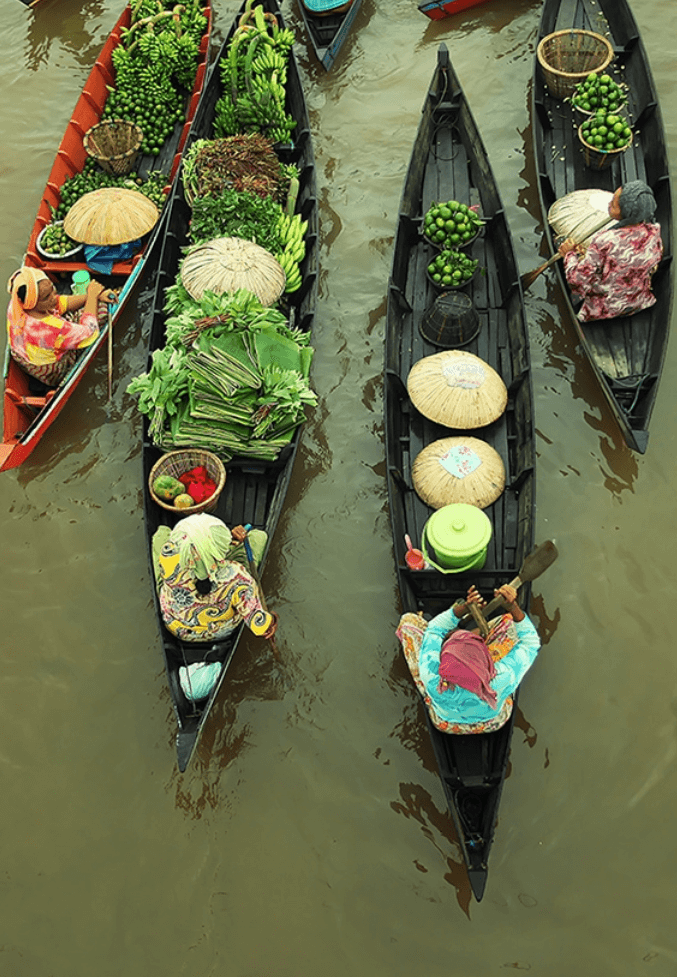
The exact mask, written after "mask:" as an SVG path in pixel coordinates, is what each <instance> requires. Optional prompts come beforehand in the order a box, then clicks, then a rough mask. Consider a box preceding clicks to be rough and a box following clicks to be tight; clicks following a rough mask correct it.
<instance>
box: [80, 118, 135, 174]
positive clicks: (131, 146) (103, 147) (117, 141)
mask: <svg viewBox="0 0 677 977" xmlns="http://www.w3.org/2000/svg"><path fill="white" fill-rule="evenodd" d="M142 142H143V129H141V128H140V127H139V126H137V125H136V124H135V123H134V122H126V121H125V120H124V119H106V120H105V121H104V122H98V123H97V124H96V125H94V126H92V127H91V129H88V130H87V132H86V133H85V134H84V136H83V137H82V145H83V146H84V149H85V152H86V153H87V155H88V156H91V157H92V158H93V159H95V160H96V162H97V163H98V164H99V166H100V167H101V169H102V170H105V172H106V173H113V174H114V175H115V176H124V175H125V174H126V173H129V172H131V170H132V168H133V167H134V164H135V162H136V158H137V156H138V155H139V150H140V149H141V143H142Z"/></svg>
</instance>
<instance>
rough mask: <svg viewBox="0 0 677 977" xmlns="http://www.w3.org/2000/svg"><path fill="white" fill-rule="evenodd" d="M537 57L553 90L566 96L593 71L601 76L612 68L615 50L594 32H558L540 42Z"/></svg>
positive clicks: (552, 92)
mask: <svg viewBox="0 0 677 977" xmlns="http://www.w3.org/2000/svg"><path fill="white" fill-rule="evenodd" d="M536 57H537V58H538V63H539V64H540V66H541V69H542V70H543V75H544V77H545V83H546V85H547V86H548V89H549V91H550V93H551V94H552V95H554V97H555V98H566V97H567V96H568V95H571V94H572V93H573V90H574V88H575V87H576V85H578V83H579V82H581V81H583V80H584V79H585V78H587V76H588V75H589V74H590V72H591V71H592V72H594V73H595V74H596V75H598V74H601V73H602V72H603V71H605V70H606V69H607V68H608V66H609V65H610V64H611V62H612V61H613V57H614V49H613V48H612V46H611V44H610V43H609V41H607V39H606V37H603V36H602V35H601V34H595V33H594V32H593V31H582V30H568V31H555V33H554V34H548V36H547V37H544V38H543V40H542V41H541V42H540V44H539V45H538V48H537V49H536Z"/></svg>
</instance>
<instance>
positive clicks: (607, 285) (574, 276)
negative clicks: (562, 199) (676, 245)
mask: <svg viewBox="0 0 677 977" xmlns="http://www.w3.org/2000/svg"><path fill="white" fill-rule="evenodd" d="M662 254H663V242H662V240H661V229H660V225H659V224H632V225H630V226H628V227H613V228H609V229H608V230H604V231H598V232H597V233H596V234H594V235H593V237H592V238H591V239H590V242H589V244H588V247H587V249H586V252H585V255H583V256H581V255H579V254H578V253H577V252H576V251H569V253H568V254H565V255H564V258H563V261H564V270H565V273H566V278H567V282H568V283H569V286H570V287H571V290H572V291H573V293H574V294H575V295H577V296H578V297H579V298H582V299H583V305H582V306H581V308H580V310H579V312H578V318H579V319H580V320H581V322H586V321H589V320H592V319H613V318H614V317H615V316H627V315H632V314H633V313H635V312H641V310H642V309H648V308H649V307H650V306H652V305H653V304H654V303H655V301H656V296H655V295H654V294H653V292H652V291H651V276H652V274H653V273H654V271H655V270H656V266H657V265H658V262H659V261H660V260H661V256H662Z"/></svg>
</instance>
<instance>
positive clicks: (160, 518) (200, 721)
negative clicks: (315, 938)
mask: <svg viewBox="0 0 677 977" xmlns="http://www.w3.org/2000/svg"><path fill="white" fill-rule="evenodd" d="M257 5H260V6H262V7H263V9H264V12H265V13H266V14H272V15H273V16H274V17H275V18H276V19H277V22H278V24H279V25H280V26H281V27H284V21H283V18H282V14H281V12H280V9H279V7H278V6H277V3H276V2H275V0H262V2H261V3H260V4H257ZM244 10H245V6H243V7H242V9H241V10H240V13H239V14H238V16H237V17H236V19H235V22H234V24H233V26H232V27H231V29H230V32H229V33H228V36H227V37H226V39H225V41H224V43H223V45H222V47H221V49H220V50H219V52H218V54H217V57H216V59H215V61H214V63H213V65H212V69H211V71H210V74H209V76H208V79H207V81H206V84H205V88H204V92H203V95H202V98H201V99H200V102H199V105H198V108H197V111H196V115H195V120H194V126H193V129H192V130H191V134H190V137H189V139H188V142H187V146H186V149H189V148H190V147H191V146H192V145H193V143H194V142H195V141H196V140H198V139H209V138H213V125H214V115H215V106H216V103H217V101H218V99H219V98H220V96H221V94H222V91H221V82H220V71H219V66H220V63H221V61H222V59H223V58H224V56H225V55H226V53H227V50H228V45H229V41H230V38H231V37H232V35H233V33H234V31H235V29H236V27H237V24H238V22H239V17H240V15H241V14H242V13H243V11H244ZM286 90H287V105H286V111H287V112H289V113H290V115H292V117H293V118H294V119H295V120H296V123H297V124H296V127H295V129H294V130H293V143H290V144H285V145H280V146H278V147H276V150H277V151H278V155H279V156H280V158H281V159H283V161H284V162H286V163H294V164H296V166H297V167H298V170H299V182H300V189H299V193H298V198H297V204H296V212H297V213H298V212H300V213H301V215H302V218H303V220H304V221H307V222H308V230H307V233H306V237H305V241H306V254H305V258H304V260H303V262H302V263H301V274H302V285H301V287H300V288H299V289H298V290H297V291H295V292H292V293H290V294H288V295H285V296H283V298H282V299H281V300H280V302H279V303H278V308H279V309H281V310H282V311H284V312H285V313H286V314H287V316H288V319H289V322H290V324H292V325H294V326H296V327H297V328H299V329H303V330H306V331H311V330H312V326H313V319H314V314H315V305H316V300H317V273H318V253H319V239H318V209H317V198H316V189H315V159H314V154H313V146H312V140H311V132H310V125H309V120H308V112H307V107H306V100H305V95H304V92H303V88H302V85H301V81H300V76H299V70H298V64H297V61H296V58H295V56H294V54H293V52H292V53H291V56H290V61H289V69H288V79H287V84H286ZM168 207H169V213H168V218H167V229H166V234H165V237H164V240H163V243H162V249H161V252H160V255H159V270H158V273H157V278H156V281H155V289H154V297H153V300H152V309H151V312H150V340H149V357H150V356H152V353H153V351H154V350H155V349H157V348H158V347H160V346H163V345H164V339H165V332H164V319H165V316H164V313H163V306H164V292H165V288H167V287H168V286H169V285H172V284H174V282H175V280H176V275H177V272H178V270H179V265H180V261H181V258H182V257H183V253H182V249H183V248H184V247H185V246H186V245H187V244H188V243H189V242H188V237H187V233H188V225H189V221H190V216H191V209H190V206H189V204H188V202H187V201H186V197H185V193H184V188H183V181H182V179H181V173H180V174H179V179H178V180H177V182H176V185H175V187H174V191H173V193H172V197H171V199H170V202H169V204H168ZM149 363H150V358H149ZM299 438H300V429H297V431H296V434H295V437H294V439H293V440H292V442H291V443H290V444H289V445H288V446H287V447H286V448H284V449H282V451H281V452H280V455H279V456H278V458H277V459H276V461H274V462H270V463H268V462H255V461H254V462H253V461H252V460H251V459H245V458H240V459H239V458H237V457H235V458H233V459H232V460H231V461H229V462H228V463H227V464H226V471H227V478H226V484H225V488H224V490H223V492H222V493H221V495H220V497H219V500H218V507H217V508H216V509H215V510H214V512H213V515H215V516H218V517H219V518H220V519H223V521H224V522H225V523H226V525H228V526H237V525H247V524H250V525H251V526H253V527H254V528H255V529H263V530H265V531H266V532H267V534H268V544H270V541H271V539H272V537H273V535H274V533H275V528H276V526H277V523H278V520H279V517H280V514H281V511H282V507H283V505H284V500H285V494H286V491H287V488H288V486H289V481H290V478H291V473H292V467H293V464H294V458H295V455H296V450H297V447H298V443H299ZM161 455H162V452H161V451H160V450H159V449H158V448H157V447H155V445H154V444H153V443H152V442H151V440H150V439H149V436H148V425H147V424H144V443H143V485H144V512H145V525H146V534H147V539H148V554H149V560H150V570H151V581H152V580H153V566H152V553H151V540H152V537H153V534H154V533H155V531H156V530H157V528H158V527H159V526H160V525H162V524H164V525H170V526H171V525H173V524H174V523H175V522H176V520H177V517H174V516H173V515H172V514H171V513H168V512H167V511H165V510H164V509H161V508H160V507H159V506H158V505H157V504H156V503H155V502H154V501H153V499H152V497H151V495H150V492H149V488H148V477H149V474H150V472H151V469H152V467H153V465H154V464H155V462H156V461H157V460H158V458H160V457H161ZM266 555H267V554H264V557H263V561H262V564H261V566H260V568H259V571H260V573H262V572H263V566H264V563H265V558H266ZM153 594H154V600H155V609H156V614H157V620H158V626H159V629H160V634H161V639H162V649H163V654H164V660H165V668H166V674H167V680H168V683H169V689H170V692H171V698H172V703H173V706H174V711H175V715H176V720H177V723H178V732H177V737H176V747H177V758H178V766H179V770H181V771H184V770H185V769H186V767H187V765H188V763H189V761H190V758H191V756H192V754H193V751H194V750H195V747H196V745H197V741H198V738H199V736H200V733H201V731H202V728H203V727H204V724H205V722H206V720H207V717H208V716H209V713H210V710H211V708H212V705H213V704H214V702H215V700H216V698H217V696H218V694H219V691H220V688H221V685H222V683H223V680H224V677H225V674H226V670H227V668H228V665H229V664H230V662H231V660H232V658H233V655H234V653H235V650H236V648H237V645H238V642H239V640H240V637H241V632H242V627H240V629H239V630H238V631H236V632H235V634H234V635H233V636H232V637H231V638H229V639H228V640H225V641H220V642H217V643H215V644H203V643H197V642H184V641H181V640H179V639H177V638H176V637H175V636H174V635H172V634H171V633H170V632H169V631H168V630H167V628H165V626H164V624H163V622H162V615H161V611H160V606H159V602H158V599H157V593H156V591H155V587H153ZM205 660H206V661H220V662H221V663H222V666H223V667H222V670H221V673H220V675H219V679H218V682H217V684H216V685H215V686H214V688H213V689H212V691H211V693H210V695H209V697H208V698H207V699H204V700H202V701H200V702H198V703H194V702H191V701H189V700H188V699H187V698H186V696H185V695H184V694H183V691H182V689H181V686H180V684H179V678H178V671H179V668H180V666H181V665H184V664H187V663H191V662H195V661H205Z"/></svg>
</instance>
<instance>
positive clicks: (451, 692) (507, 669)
mask: <svg viewBox="0 0 677 977" xmlns="http://www.w3.org/2000/svg"><path fill="white" fill-rule="evenodd" d="M458 620H459V619H458V618H457V617H456V615H455V614H454V612H453V610H452V609H451V608H450V609H449V610H448V611H443V612H442V614H438V615H437V617H434V618H433V619H432V621H431V622H430V623H429V624H428V627H427V628H426V630H425V632H424V634H423V641H422V642H421V652H420V657H419V672H420V676H421V681H422V682H423V684H424V685H425V687H426V691H427V693H428V695H429V696H430V698H431V699H432V704H433V707H434V709H435V711H436V713H437V715H438V716H439V717H440V719H444V720H446V721H447V722H452V723H483V722H487V720H489V719H495V718H496V716H497V715H498V713H499V712H500V711H501V708H502V706H503V705H504V703H505V700H506V699H507V698H508V696H509V695H512V693H513V692H514V691H515V689H516V688H517V686H518V685H519V684H520V682H521V681H522V679H523V678H524V676H525V675H526V673H527V672H528V670H529V668H530V667H531V665H532V664H533V663H534V661H535V659H536V655H537V654H538V650H539V648H540V647H541V639H540V638H539V636H538V631H537V630H536V628H535V627H534V625H533V624H532V622H531V621H530V620H529V618H528V617H527V616H526V615H525V617H524V620H522V621H515V629H516V630H517V638H518V640H517V643H516V645H515V647H514V648H512V649H511V650H510V651H509V652H508V654H507V655H505V657H504V658H502V659H501V661H498V662H496V675H495V676H494V678H493V679H492V682H491V687H492V689H493V690H494V691H495V692H496V697H497V701H496V708H495V709H492V708H491V706H489V705H488V704H487V703H486V702H484V701H483V700H482V699H480V698H479V696H477V695H475V694H474V692H468V691H467V689H463V688H461V687H460V686H458V685H456V686H454V687H453V688H451V689H445V690H444V691H443V692H440V690H439V682H440V675H439V664H440V651H441V649H442V644H443V642H444V640H445V638H446V636H447V635H448V634H449V632H450V631H451V630H453V628H455V627H456V626H457V625H458Z"/></svg>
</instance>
